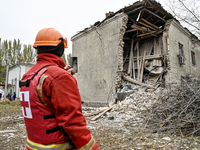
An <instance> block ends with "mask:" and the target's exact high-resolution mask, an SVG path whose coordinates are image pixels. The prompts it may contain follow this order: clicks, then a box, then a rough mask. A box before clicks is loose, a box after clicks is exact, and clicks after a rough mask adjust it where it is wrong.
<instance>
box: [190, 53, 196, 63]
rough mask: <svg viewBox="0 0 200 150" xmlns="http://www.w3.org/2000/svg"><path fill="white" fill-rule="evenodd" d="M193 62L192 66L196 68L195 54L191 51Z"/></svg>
mask: <svg viewBox="0 0 200 150" xmlns="http://www.w3.org/2000/svg"><path fill="white" fill-rule="evenodd" d="M191 60H192V65H193V66H196V59H195V52H194V51H191Z"/></svg>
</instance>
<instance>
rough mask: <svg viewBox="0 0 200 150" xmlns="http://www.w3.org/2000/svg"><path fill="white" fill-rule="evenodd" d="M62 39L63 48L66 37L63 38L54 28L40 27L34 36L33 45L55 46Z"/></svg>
mask: <svg viewBox="0 0 200 150" xmlns="http://www.w3.org/2000/svg"><path fill="white" fill-rule="evenodd" d="M62 39H63V40H64V48H67V38H63V36H62V34H61V33H60V32H59V31H58V30H56V29H54V28H44V29H41V30H40V31H39V32H38V34H37V35H36V38H35V43H34V45H33V47H34V48H35V47H37V46H57V45H58V44H59V43H61V42H62Z"/></svg>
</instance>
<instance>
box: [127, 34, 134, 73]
mask: <svg viewBox="0 0 200 150" xmlns="http://www.w3.org/2000/svg"><path fill="white" fill-rule="evenodd" d="M133 43H134V36H133V37H132V41H131V50H130V55H129V64H128V74H130V75H132V64H133Z"/></svg>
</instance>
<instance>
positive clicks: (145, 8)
mask: <svg viewBox="0 0 200 150" xmlns="http://www.w3.org/2000/svg"><path fill="white" fill-rule="evenodd" d="M144 10H145V11H146V12H148V13H150V14H152V15H154V16H155V17H157V18H159V19H160V20H162V21H164V22H165V21H166V20H165V19H163V18H162V17H160V16H158V15H157V14H155V13H154V12H152V11H150V10H148V9H146V8H145V9H144Z"/></svg>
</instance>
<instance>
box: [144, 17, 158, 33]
mask: <svg viewBox="0 0 200 150" xmlns="http://www.w3.org/2000/svg"><path fill="white" fill-rule="evenodd" d="M142 21H144V22H145V23H147V24H149V25H150V26H152V27H154V28H156V29H158V30H161V29H160V28H159V27H158V26H156V25H154V24H152V23H150V22H149V21H147V20H145V19H143V18H142Z"/></svg>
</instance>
